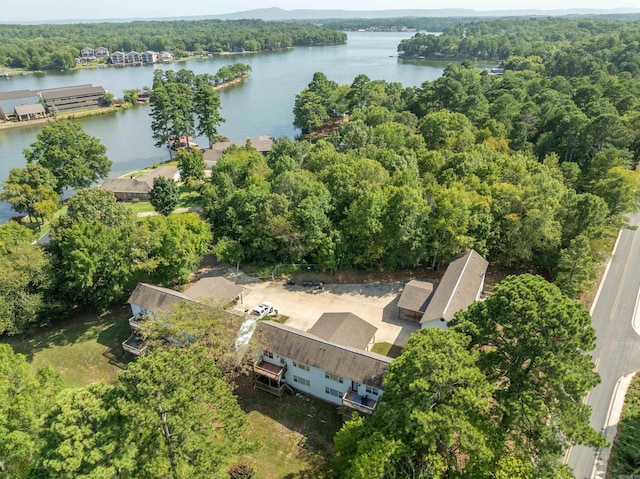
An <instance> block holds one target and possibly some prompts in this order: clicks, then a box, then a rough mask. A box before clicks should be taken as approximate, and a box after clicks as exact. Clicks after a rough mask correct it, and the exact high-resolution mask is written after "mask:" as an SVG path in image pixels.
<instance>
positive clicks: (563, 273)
mask: <svg viewBox="0 0 640 479" xmlns="http://www.w3.org/2000/svg"><path fill="white" fill-rule="evenodd" d="M509 22H510V23H509ZM509 22H507V21H506V20H505V21H501V23H505V24H506V23H509V24H510V25H511V26H512V28H514V29H516V27H518V26H520V25H524V26H523V30H526V29H528V28H530V29H533V28H537V26H538V25H539V24H540V22H539V21H538V20H532V21H530V23H526V22H524V23H523V21H522V20H518V19H515V20H511V21H509ZM544 22H546V21H544ZM544 22H543V23H544ZM552 23H553V22H552ZM618 25H621V31H620V32H616V33H610V34H609V37H623V36H624V35H623V33H624V32H626V31H627V30H628V29H630V28H631V27H630V26H622V24H618ZM569 36H570V35H569V32H567V37H569ZM595 38H596V37H593V39H592V40H593V41H595ZM559 41H560V40H559ZM567 41H568V40H562V42H563V43H566V42H567ZM582 41H584V38H583V37H581V36H577V35H576V41H575V42H574V43H572V44H569V45H568V46H567V47H566V48H564V51H573V50H572V48H573V46H574V45H578V44H580V43H581V42H582ZM555 43H556V42H554V41H549V42H547V43H544V45H542V47H541V50H548V49H551V48H553V45H554V44H555ZM575 48H578V47H577V46H576V47H575ZM602 50H603V49H600V50H599V51H600V52H602ZM567 58H568V59H573V60H572V61H573V62H574V63H575V64H576V65H583V63H582V62H583V61H584V60H585V56H584V55H583V56H580V55H575V56H574V57H567ZM587 61H588V58H587ZM506 64H507V65H518V68H517V69H514V70H507V72H506V74H505V75H504V76H492V75H488V74H487V72H484V71H480V70H478V69H476V68H475V67H474V66H473V64H472V63H471V62H468V61H466V62H463V63H462V64H458V65H453V64H452V65H449V66H448V67H447V68H446V69H445V72H444V75H443V76H442V77H441V78H439V79H437V80H435V81H433V82H425V83H423V84H422V85H421V86H419V87H417V88H405V87H403V86H402V85H400V84H398V83H388V82H385V81H381V80H371V79H369V78H367V77H366V76H365V75H359V76H358V77H357V78H356V79H354V81H353V82H352V84H351V85H342V86H340V85H338V84H336V83H335V82H333V81H331V80H330V79H328V78H327V77H326V76H325V75H324V74H322V73H316V75H314V77H313V79H312V81H311V82H310V83H309V86H308V87H307V88H305V89H304V90H303V91H302V92H300V94H299V95H297V97H296V104H295V108H294V114H295V121H294V123H295V125H296V126H298V127H299V128H301V129H302V131H303V132H304V133H308V134H309V137H310V138H311V139H313V131H314V130H318V129H319V127H320V126H321V125H323V124H325V125H326V124H330V123H332V122H335V121H337V119H336V116H335V112H349V114H350V118H349V121H348V122H343V123H342V124H341V125H340V126H339V127H337V128H336V130H335V131H334V132H333V133H332V134H331V135H329V136H328V137H327V136H325V137H324V138H323V139H321V140H319V141H317V142H316V143H315V144H314V145H310V144H307V143H306V142H298V143H294V142H291V141H290V140H288V139H281V140H280V142H279V143H278V144H277V145H276V146H275V148H274V149H273V151H272V152H271V153H270V154H269V155H267V157H266V159H265V158H261V157H260V155H256V154H255V153H251V151H250V149H249V150H246V151H236V152H233V153H231V154H229V155H227V157H225V158H223V160H222V161H220V162H219V163H218V166H217V168H216V169H215V171H214V173H213V176H212V178H211V184H210V185H206V186H205V187H204V189H203V196H204V201H205V211H206V214H207V218H208V219H209V221H210V222H211V224H212V225H213V230H214V236H215V237H216V239H217V241H218V246H217V251H218V253H219V254H220V255H222V256H223V257H225V258H226V259H229V260H233V261H238V260H241V259H244V260H249V261H258V262H265V263H278V262H282V263H300V262H311V263H317V264H321V265H323V266H325V267H331V268H343V267H356V268H365V269H370V268H382V269H393V268H398V267H415V266H420V265H430V266H434V267H437V266H438V265H439V264H440V263H442V262H447V261H448V260H449V259H450V258H451V257H452V256H454V255H456V254H458V253H460V252H462V251H464V250H466V249H468V248H472V247H473V248H476V249H477V250H478V251H479V252H481V253H482V254H484V255H486V256H487V257H488V259H489V260H490V261H492V262H494V263H496V264H499V265H502V266H504V267H508V268H516V269H519V270H529V269H531V268H536V269H537V270H538V271H541V272H544V273H545V274H546V275H547V276H548V277H550V278H553V279H554V280H555V281H556V282H557V284H558V285H560V287H561V288H562V289H563V291H564V292H566V293H568V294H569V295H571V296H575V295H576V294H578V293H579V292H580V291H582V290H584V289H585V288H586V287H587V286H588V285H589V284H590V279H591V277H592V275H593V272H594V268H595V265H596V264H597V263H598V261H599V258H601V256H600V255H601V253H602V251H601V248H602V244H603V243H602V240H603V239H604V238H606V236H607V234H608V232H610V231H612V230H615V229H617V227H618V226H619V225H621V224H623V223H624V221H625V219H624V214H625V213H627V212H629V211H635V210H636V209H637V207H638V195H639V188H640V182H639V179H638V174H637V173H636V172H635V171H634V169H635V166H636V164H637V162H638V158H639V154H640V142H639V141H638V132H639V128H640V104H639V101H638V98H640V83H639V82H638V80H637V78H635V77H634V76H633V75H632V74H631V73H630V72H620V73H616V74H612V73H610V72H609V71H608V65H606V64H604V63H603V64H599V65H600V68H598V69H597V70H595V71H593V72H592V74H591V75H589V76H587V75H586V74H585V73H584V72H583V71H582V69H577V70H576V72H577V73H576V74H574V75H571V74H568V72H567V75H566V76H561V75H559V74H556V75H553V76H550V75H549V74H548V72H547V64H546V63H545V61H544V60H543V59H542V58H541V57H540V56H532V57H526V58H525V57H516V56H511V57H507V58H506ZM553 64H554V65H557V62H556V63H553ZM338 116H339V115H338Z"/></svg>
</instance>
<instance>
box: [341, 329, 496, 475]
mask: <svg viewBox="0 0 640 479" xmlns="http://www.w3.org/2000/svg"><path fill="white" fill-rule="evenodd" d="M468 346H469V338H467V337H466V336H464V335H462V334H459V333H457V332H454V331H446V330H441V329H431V328H428V329H423V330H421V331H418V332H417V333H415V334H413V335H412V336H411V337H410V338H409V341H408V343H407V348H406V349H405V350H404V352H403V353H402V355H401V356H400V357H399V358H397V359H396V360H394V361H393V362H392V363H391V364H390V365H389V369H388V371H387V373H386V375H385V380H384V395H383V397H382V402H381V403H380V405H379V406H378V409H377V411H376V413H375V414H374V415H373V416H370V417H367V418H364V419H362V418H357V419H355V420H352V421H349V422H348V423H346V424H345V425H344V426H343V428H342V429H341V430H340V431H339V432H338V434H337V435H336V438H335V445H336V454H335V455H336V459H335V461H334V469H335V472H336V473H337V474H338V475H339V476H340V477H345V478H362V479H365V478H370V477H430V478H434V479H437V478H443V479H444V478H448V477H487V476H486V475H485V476H482V473H481V471H482V470H483V469H482V467H483V465H485V464H487V463H490V462H491V460H492V459H493V458H494V457H499V456H496V455H495V452H494V451H493V450H492V445H491V435H492V426H493V425H492V419H491V416H490V412H491V411H490V407H491V391H492V387H491V385H490V384H489V382H488V381H487V379H486V378H485V376H484V374H483V373H482V371H481V370H480V369H479V368H478V366H477V364H476V362H477V354H478V353H477V352H470V351H469V349H468Z"/></svg>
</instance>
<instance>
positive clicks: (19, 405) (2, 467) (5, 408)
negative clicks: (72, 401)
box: [0, 344, 62, 479]
mask: <svg viewBox="0 0 640 479" xmlns="http://www.w3.org/2000/svg"><path fill="white" fill-rule="evenodd" d="M61 385H62V381H61V379H60V376H59V375H58V374H56V373H55V372H54V371H53V370H52V369H51V368H50V367H42V368H39V369H38V370H36V371H34V370H33V369H32V368H31V365H30V364H29V363H28V362H27V359H26V357H25V356H23V355H22V354H16V353H14V352H13V350H12V349H11V346H9V345H8V344H0V435H1V436H2V441H0V474H1V475H2V476H3V477H8V478H16V479H17V478H21V477H25V473H26V472H27V470H28V468H29V466H30V465H31V463H32V461H33V460H34V459H35V456H36V454H37V451H38V449H39V448H40V445H41V444H40V439H39V437H38V434H39V431H40V428H41V426H42V416H43V414H44V413H45V412H46V411H47V410H48V408H49V407H50V405H51V403H52V402H53V401H54V400H55V398H56V394H57V393H58V392H59V391H60V389H61Z"/></svg>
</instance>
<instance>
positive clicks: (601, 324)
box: [568, 214, 640, 479]
mask: <svg viewBox="0 0 640 479" xmlns="http://www.w3.org/2000/svg"><path fill="white" fill-rule="evenodd" d="M631 224H633V225H638V224H640V214H635V215H633V216H632V217H631ZM639 293H640V230H629V229H625V230H623V231H622V232H621V234H620V238H619V241H618V245H617V248H616V251H615V254H614V256H613V258H612V260H611V265H610V266H609V271H608V273H607V276H606V278H605V279H604V283H603V284H602V287H601V290H600V295H599V297H598V298H597V302H596V303H595V305H594V307H593V310H592V324H593V327H594V328H595V330H596V335H597V341H596V349H595V350H594V351H593V359H594V362H595V364H596V370H597V371H598V372H599V373H600V376H601V378H602V382H601V383H600V384H599V385H598V386H596V387H595V388H594V389H593V390H592V391H591V392H590V393H589V395H588V397H587V403H588V404H589V405H590V406H591V408H592V412H591V425H592V426H593V428H594V429H595V430H597V431H602V432H608V433H611V432H613V430H614V429H615V426H613V427H610V428H609V430H605V426H606V424H605V421H607V415H608V412H609V408H610V405H611V400H612V398H613V394H614V390H615V386H616V383H617V381H618V379H620V378H621V377H622V376H624V375H626V374H628V373H630V372H632V371H635V370H638V369H640V336H638V334H637V333H636V332H635V331H634V329H633V326H632V322H633V316H634V312H635V308H636V304H637V302H638V296H639ZM603 452H605V451H595V450H594V449H591V448H586V447H581V446H579V447H574V448H573V449H572V450H571V452H570V454H569V457H568V464H569V465H570V466H571V467H572V468H573V470H574V474H575V477H576V479H591V478H592V477H593V478H604V477H605V472H606V471H605V468H606V464H605V461H603V460H602V456H603ZM596 463H597V465H598V468H597V472H596V473H595V474H593V472H594V464H596Z"/></svg>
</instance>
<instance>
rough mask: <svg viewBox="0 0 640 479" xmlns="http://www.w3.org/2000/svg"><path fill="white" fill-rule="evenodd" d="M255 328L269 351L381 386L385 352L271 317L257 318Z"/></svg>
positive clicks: (387, 361) (386, 363)
mask: <svg viewBox="0 0 640 479" xmlns="http://www.w3.org/2000/svg"><path fill="white" fill-rule="evenodd" d="M257 331H258V332H259V333H260V335H261V336H262V337H261V338H260V339H262V340H264V341H265V345H266V348H267V349H268V350H269V351H271V352H273V353H277V354H280V355H282V356H285V357H287V358H290V359H293V360H295V361H298V362H301V363H304V364H308V365H309V366H314V367H316V368H320V369H323V370H325V371H329V372H332V373H335V374H337V375H339V376H342V377H344V378H348V379H351V380H354V381H358V382H360V383H362V384H367V385H369V386H374V387H377V388H382V378H383V376H384V374H385V373H386V372H387V368H388V367H389V363H390V362H391V358H389V357H387V356H383V355H381V354H376V353H372V352H369V351H363V350H358V349H355V348H350V347H348V346H340V345H337V344H333V343H330V342H328V341H325V340H323V339H321V338H319V337H317V336H314V335H313V334H310V333H305V332H303V331H299V330H297V329H294V328H291V327H289V326H286V325H284V324H279V323H275V322H273V321H260V322H259V323H258V327H257Z"/></svg>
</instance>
